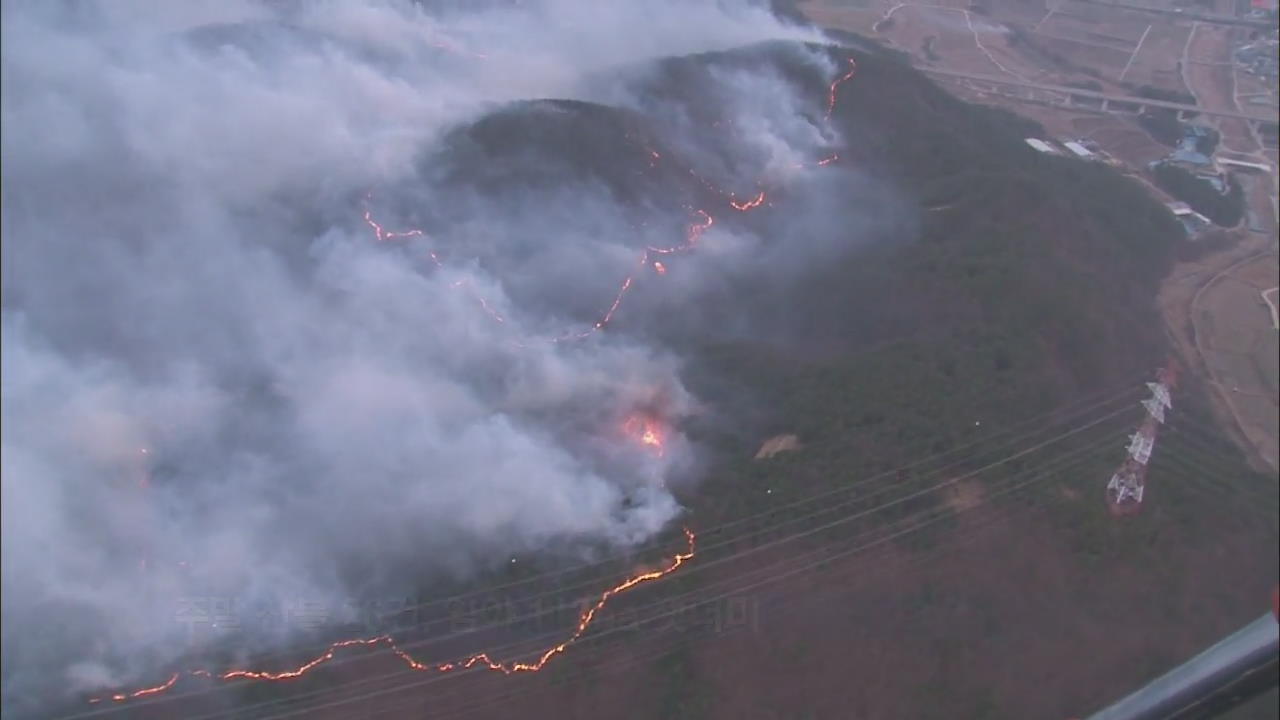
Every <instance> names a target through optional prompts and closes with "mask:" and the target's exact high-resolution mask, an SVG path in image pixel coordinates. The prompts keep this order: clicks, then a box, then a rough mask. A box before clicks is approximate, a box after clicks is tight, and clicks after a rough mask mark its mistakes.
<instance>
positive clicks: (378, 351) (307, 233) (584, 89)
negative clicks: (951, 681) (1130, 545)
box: [0, 0, 886, 710]
mask: <svg viewBox="0 0 1280 720" xmlns="http://www.w3.org/2000/svg"><path fill="white" fill-rule="evenodd" d="M3 33H4V34H3V127H4V137H3V164H2V167H3V234H4V244H3V261H4V267H3V382H4V394H3V425H2V427H3V499H2V503H0V507H2V508H3V528H4V530H3V532H4V543H3V567H4V571H3V572H4V576H3V592H4V638H3V646H4V661H5V662H4V668H5V669H4V673H5V674H4V690H5V692H4V695H5V698H6V700H5V702H6V704H7V705H8V709H18V710H21V709H23V708H22V707H20V706H18V705H15V704H14V703H16V702H17V701H13V700H11V698H14V697H17V696H19V695H21V696H23V697H26V698H35V699H36V700H37V701H41V702H53V701H58V700H61V699H63V698H65V697H68V696H75V695H76V694H77V693H84V692H89V691H93V690H96V689H101V688H103V687H113V686H116V685H122V684H123V685H127V684H130V683H136V682H138V681H139V680H140V679H150V678H154V677H155V676H156V674H157V673H162V672H164V670H165V669H166V668H169V667H172V664H173V663H175V662H178V661H179V660H180V659H181V658H182V657H183V656H185V655H186V654H188V653H190V652H192V651H193V649H192V648H191V647H190V646H189V644H188V642H187V639H186V634H185V633H186V628H185V627H184V626H183V625H182V624H181V623H180V622H178V621H177V620H178V618H177V617H176V616H177V614H178V610H177V609H178V608H180V607H181V606H182V603H183V601H184V599H188V598H192V597H204V598H211V597H212V598H235V599H237V600H238V601H242V602H247V603H250V604H252V605H254V606H264V605H265V606H284V605H287V604H288V603H290V602H295V601H298V600H300V599H305V600H307V601H317V600H318V601H322V602H324V603H326V604H327V605H328V606H329V607H339V606H341V605H342V603H343V602H344V601H346V600H349V599H350V598H352V597H355V596H358V595H360V594H362V593H368V592H381V591H388V592H394V591H396V590H397V589H401V588H407V587H416V586H417V585H418V584H419V583H421V582H423V581H424V579H425V580H427V581H429V580H430V579H431V578H452V579H458V578H465V577H468V576H469V575H471V574H473V573H475V572H476V571H477V570H478V569H482V568H485V567H490V566H492V565H493V564H494V563H496V562H505V561H506V559H507V558H509V557H511V556H512V555H514V554H534V553H538V552H539V551H540V550H542V549H545V548H548V547H550V546H553V545H554V546H557V547H580V548H601V547H604V548H626V547H629V546H632V545H634V544H636V543H638V542H641V541H643V540H646V539H649V538H651V537H653V536H654V535H655V534H656V533H659V532H660V531H662V530H663V529H664V528H667V527H668V526H670V525H671V524H672V523H673V522H674V521H675V519H676V518H677V517H678V516H679V514H680V512H681V509H680V507H679V503H678V502H677V501H676V500H675V499H674V497H673V495H672V491H671V488H672V487H673V486H678V485H679V484H680V483H682V482H687V481H689V480H690V479H692V478H693V476H694V475H695V474H696V473H695V472H694V471H693V469H694V468H695V459H696V448H694V447H693V446H692V445H691V444H690V443H689V442H688V441H686V440H685V439H683V438H682V437H681V435H680V432H679V423H680V420H681V418H682V417H684V416H686V415H688V414H689V413H692V412H695V411H696V409H697V408H698V407H699V403H698V402H697V400H696V399H695V398H694V397H692V395H691V394H690V393H689V392H688V391H687V390H686V388H685V386H684V384H683V383H682V380H681V377H682V358H681V354H680V352H679V351H678V349H677V347H678V346H677V345H676V344H673V342H672V338H673V337H678V336H680V335H681V333H684V334H686V335H687V334H688V333H694V332H697V331H699V328H705V327H707V326H708V323H712V324H714V326H715V327H716V328H717V329H718V330H717V331H718V332H723V333H734V332H744V331H745V329H744V327H743V324H744V323H745V320H743V319H742V318H741V317H739V316H736V315H733V314H729V315H724V314H721V315H715V314H713V313H712V311H710V310H706V311H704V310H702V309H701V308H702V305H703V304H708V305H709V304H710V303H704V301H706V300H707V299H708V298H716V297H723V296H725V295H726V294H731V293H735V292H738V291H739V290H740V288H741V287H742V286H743V285H744V284H746V285H750V284H752V283H758V282H774V281H776V278H777V277H779V274H781V276H787V275H795V274H796V273H797V272H799V269H800V268H801V267H802V266H807V265H811V264H812V263H814V262H818V261H820V260H821V258H822V257H823V253H824V252H831V251H832V250H831V249H830V248H829V247H827V248H826V249H824V247H825V246H823V245H822V243H820V242H817V241H814V242H813V243H811V244H810V245H808V246H806V249H804V250H803V251H798V250H797V243H799V242H800V241H802V240H803V239H804V238H806V237H810V236H814V233H813V232H811V231H812V229H813V227H816V225H812V224H813V223H817V222H818V221H817V220H815V219H814V218H816V217H819V216H822V217H826V218H828V219H827V220H826V221H825V222H832V221H831V220H830V218H833V217H834V218H836V220H835V221H834V222H837V223H838V222H840V220H839V218H841V217H851V216H853V215H857V214H859V213H860V212H861V210H863V209H865V207H863V206H860V205H859V204H858V202H856V201H842V202H840V203H836V202H835V201H833V200H832V199H831V198H830V197H817V196H815V197H808V196H806V195H805V193H804V192H803V191H804V188H805V187H806V183H808V184H812V183H813V181H812V180H811V179H806V178H805V177H804V174H805V173H806V172H808V171H807V170H805V169H803V168H804V167H806V166H808V167H811V166H812V165H813V162H814V161H815V160H816V159H818V158H820V157H822V154H823V153H824V151H825V149H826V148H829V147H830V146H832V145H833V144H834V143H835V141H836V138H835V137H834V136H833V134H832V131H831V130H830V129H829V128H827V127H826V126H825V125H824V124H823V122H822V111H823V110H824V108H823V106H822V102H823V100H824V99H825V98H824V96H823V95H822V93H823V91H824V89H825V85H822V86H818V87H817V89H816V92H814V93H808V94H806V92H807V91H806V92H800V91H799V90H798V89H797V86H796V84H795V83H794V82H792V81H791V80H790V79H789V78H788V77H786V76H785V74H784V73H783V72H782V71H780V70H776V69H772V70H771V69H770V68H769V67H767V66H759V65H757V66H753V65H751V64H750V63H744V64H741V65H739V66H734V65H733V64H732V63H721V64H714V63H713V64H708V65H705V66H699V67H700V69H699V71H698V74H697V77H692V78H691V77H682V76H681V74H682V73H684V74H687V72H686V69H681V68H680V67H674V66H672V65H671V64H670V63H669V62H668V61H667V59H669V58H681V57H686V56H690V55H693V54H697V53H707V52H712V51H720V50H726V49H729V48H735V47H740V46H745V45H752V44H761V43H766V44H767V43H770V42H775V41H794V40H807V39H812V38H810V37H809V36H808V35H807V33H806V31H802V30H799V29H796V28H794V27H792V26H788V25H785V24H782V23H781V22H780V21H779V20H777V19H776V18H775V17H774V16H773V15H771V14H770V13H769V12H768V10H767V9H766V8H764V7H761V6H760V5H758V4H751V3H742V4H733V3H727V2H719V3H715V2H705V3H690V2H685V1H683V0H681V1H677V0H664V1H662V2H644V3H633V2H620V3H582V2H570V1H568V0H547V1H544V2H536V3H535V2H524V3H514V4H511V3H489V4H474V5H473V4H471V3H458V4H456V5H444V4H411V3H408V2H390V1H388V2H366V3H353V2H289V3H252V2H210V3H168V2H159V1H154V2H143V1H138V2H127V3H121V2H101V3H78V2H77V3H71V2H67V3H26V4H17V3H6V4H5V6H4V16H3ZM789 47H790V49H789V50H786V51H785V52H786V53H788V54H789V57H792V58H793V60H794V62H795V63H797V64H799V65H800V66H803V67H807V68H809V69H810V71H811V72H812V74H813V76H814V77H816V78H821V79H823V82H827V81H829V79H830V77H832V76H834V75H835V74H836V73H837V71H838V70H839V68H836V67H835V66H834V65H832V63H831V62H830V60H828V59H827V58H826V57H825V56H823V55H820V54H818V53H816V52H813V51H809V50H806V49H805V48H804V46H803V45H799V44H794V45H790V46H789ZM704 91H705V92H704ZM657 158H661V160H660V161H659V160H658V159H657ZM806 164H807V165H806ZM797 168H799V169H797ZM831 172H832V173H837V174H838V173H842V172H843V173H845V174H846V175H848V174H849V171H847V170H840V169H838V168H837V169H833V170H831ZM646 173H648V174H646ZM757 179H759V181H758V182H757ZM784 185H786V186H787V187H790V188H791V190H790V192H791V196H790V199H789V202H791V203H793V205H792V207H794V208H795V211H794V213H793V215H792V217H793V222H792V223H791V225H790V226H789V227H788V228H787V229H785V230H784V229H783V228H782V227H780V226H778V225H777V224H776V223H774V224H771V223H772V222H773V221H769V220H763V221H761V222H760V223H759V224H757V225H755V226H747V225H744V224H742V223H739V222H737V221H736V220H735V219H734V218H732V217H728V216H727V215H725V214H720V213H718V214H717V215H716V217H715V224H714V225H712V224H710V223H707V225H708V226H707V227H705V228H702V229H696V230H691V229H690V228H693V227H694V226H698V225H700V224H702V223H704V220H703V217H704V216H703V215H699V214H698V213H697V212H696V211H697V210H698V209H699V207H700V204H701V203H704V202H708V201H710V200H716V201H717V202H720V203H721V205H723V204H724V202H725V199H724V198H723V197H719V198H718V197H717V196H716V193H717V192H725V191H724V190H722V188H731V192H733V193H735V195H734V201H735V202H741V201H746V200H750V199H751V198H753V197H755V193H756V192H757V191H760V192H763V191H765V190H768V191H769V192H773V188H775V187H782V186H784ZM860 202H863V203H865V204H866V205H881V206H882V205H883V203H884V202H886V198H885V197H884V196H883V195H881V196H877V195H876V194H875V193H874V192H872V191H870V190H868V193H865V194H864V195H863V200H862V201H860ZM366 213H367V215H366ZM797 218H798V220H797ZM806 223H809V224H810V225H806ZM806 227H808V228H809V229H808V230H806ZM691 232H692V233H697V234H696V235H695V236H694V238H693V239H694V240H696V243H697V248H696V252H683V251H682V252H680V253H673V254H671V255H670V256H669V257H668V256H662V258H661V260H662V262H663V263H664V265H663V266H662V272H664V273H665V274H664V275H661V276H660V275H658V274H657V272H655V270H654V266H653V263H652V262H649V264H647V265H645V266H643V267H640V266H638V265H637V263H638V260H639V258H640V255H641V253H643V252H644V251H645V248H659V249H661V248H667V247H671V246H674V245H679V244H682V243H686V244H687V242H688V241H689V239H690V235H689V233H691ZM784 232H785V233H791V234H794V236H795V238H796V241H795V242H787V243H771V242H770V240H771V239H772V238H776V237H778V236H781V235H782V234H783V233H784ZM814 237H816V236H814ZM832 247H834V246H832ZM655 257H657V256H655ZM650 260H652V258H650ZM630 276H635V278H636V279H635V286H636V287H633V288H631V289H630V290H629V291H628V293H627V294H626V296H625V298H623V302H622V303H621V304H618V305H617V308H616V313H615V314H614V315H613V316H610V315H608V313H607V311H609V309H610V308H611V303H615V302H616V299H617V298H618V297H619V287H620V283H621V282H622V281H623V279H624V278H627V277H630ZM600 326H603V327H600ZM635 413H645V414H647V416H656V417H658V418H660V420H661V422H662V423H663V424H664V426H665V428H666V437H665V441H664V447H663V449H662V452H661V453H655V452H653V451H652V448H649V447H646V446H645V445H644V444H643V443H641V442H637V441H636V438H633V437H629V436H628V434H627V420H628V418H629V417H631V416H633V415H634V414H635ZM584 552H585V550H584ZM226 632H227V633H234V632H235V629H234V628H228V629H227V630H226ZM293 633H294V629H293V628H291V627H290V626H289V625H288V624H287V623H285V624H281V625H278V626H275V627H273V628H271V629H270V631H269V632H265V633H262V634H259V637H258V642H260V643H262V644H264V645H275V644H283V643H287V642H288V641H289V639H290V637H291V636H292V635H293ZM216 639H217V638H216V633H215V637H214V640H216ZM196 651H198V648H197V649H196Z"/></svg>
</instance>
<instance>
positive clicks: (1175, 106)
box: [916, 65, 1276, 122]
mask: <svg viewBox="0 0 1280 720" xmlns="http://www.w3.org/2000/svg"><path fill="white" fill-rule="evenodd" d="M916 69H917V70H919V71H920V72H922V73H925V74H926V75H941V76H944V77H955V78H963V79H966V80H977V81H980V82H986V83H992V84H995V85H1012V86H1015V87H1025V88H1030V89H1032V90H1044V91H1048V92H1057V93H1067V94H1071V95H1075V96H1076V97H1083V98H1092V99H1095V100H1107V101H1110V102H1121V103H1130V104H1133V105H1145V106H1147V107H1158V108H1168V109H1170V110H1182V111H1185V112H1191V113H1199V114H1201V115H1209V116H1213V117H1229V118H1236V119H1240V120H1249V121H1256V122H1275V121H1276V118H1275V116H1274V115H1273V116H1271V117H1265V116H1262V115H1250V114H1248V113H1243V112H1236V111H1233V110H1209V109H1207V108H1202V107H1199V106H1197V105H1186V104H1184V103H1176V102H1168V101H1167V100H1152V99H1150V98H1142V97H1134V96H1132V95H1113V94H1111V93H1102V92H1096V91H1093V90H1081V89H1080V88H1073V87H1066V86H1063V85H1046V84H1044V83H1033V82H1023V81H1020V80H1010V79H1009V78H1002V77H996V76H995V75H983V74H981V73H970V72H960V71H958V70H944V69H942V68H937V67H929V66H926V65H919V66H916Z"/></svg>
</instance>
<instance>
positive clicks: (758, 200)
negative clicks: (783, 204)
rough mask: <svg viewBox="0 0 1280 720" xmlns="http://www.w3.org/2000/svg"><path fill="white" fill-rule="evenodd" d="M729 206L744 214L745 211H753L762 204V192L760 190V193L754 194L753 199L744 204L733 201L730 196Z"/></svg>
mask: <svg viewBox="0 0 1280 720" xmlns="http://www.w3.org/2000/svg"><path fill="white" fill-rule="evenodd" d="M729 204H730V205H732V206H733V209H734V210H741V211H742V212H746V211H747V210H754V209H756V208H758V207H760V206H761V205H763V204H764V191H763V190H761V191H760V192H758V193H756V196H755V197H753V198H751V199H750V200H748V201H746V202H738V201H737V200H734V199H733V197H732V196H730V198H729Z"/></svg>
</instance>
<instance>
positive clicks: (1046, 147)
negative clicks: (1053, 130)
mask: <svg viewBox="0 0 1280 720" xmlns="http://www.w3.org/2000/svg"><path fill="white" fill-rule="evenodd" d="M1025 140H1026V143H1027V144H1028V145H1030V146H1031V147H1033V148H1035V149H1036V150H1038V151H1040V152H1042V153H1044V154H1046V155H1061V156H1064V157H1073V158H1077V159H1079V160H1088V161H1090V162H1102V163H1107V164H1108V165H1118V164H1119V163H1118V162H1117V161H1116V159H1115V158H1113V157H1111V156H1110V155H1108V154H1107V153H1106V152H1105V151H1104V150H1102V148H1100V147H1098V145H1097V143H1095V142H1093V141H1091V140H1041V139H1040V138H1026V139H1025Z"/></svg>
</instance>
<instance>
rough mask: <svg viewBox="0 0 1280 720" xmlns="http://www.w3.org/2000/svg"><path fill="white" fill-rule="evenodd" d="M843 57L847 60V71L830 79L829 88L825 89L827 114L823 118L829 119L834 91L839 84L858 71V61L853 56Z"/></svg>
mask: <svg viewBox="0 0 1280 720" xmlns="http://www.w3.org/2000/svg"><path fill="white" fill-rule="evenodd" d="M845 59H846V60H848V62H849V72H846V73H845V74H843V75H841V76H840V77H838V78H836V79H835V80H834V81H832V83H831V87H830V89H828V90H827V114H826V115H825V116H823V119H825V120H830V119H831V113H832V112H834V111H835V109H836V93H838V92H839V90H840V86H841V85H843V84H844V82H845V81H846V80H848V79H849V78H852V77H853V74H854V73H856V72H858V63H857V62H855V61H854V59H853V58H845Z"/></svg>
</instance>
